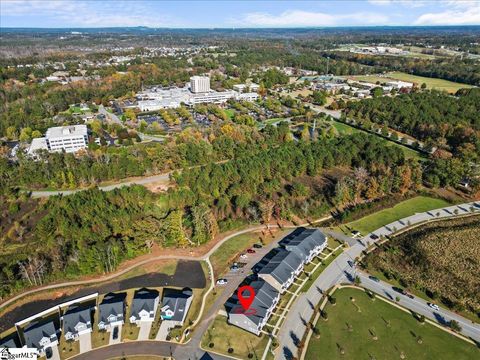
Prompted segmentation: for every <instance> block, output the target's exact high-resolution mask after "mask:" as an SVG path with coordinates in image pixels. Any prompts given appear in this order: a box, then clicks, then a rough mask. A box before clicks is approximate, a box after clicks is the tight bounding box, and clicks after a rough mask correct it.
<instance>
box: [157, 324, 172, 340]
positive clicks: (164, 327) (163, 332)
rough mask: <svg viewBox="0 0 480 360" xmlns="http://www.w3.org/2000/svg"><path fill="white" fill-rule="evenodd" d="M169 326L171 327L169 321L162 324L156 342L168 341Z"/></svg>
mask: <svg viewBox="0 0 480 360" xmlns="http://www.w3.org/2000/svg"><path fill="white" fill-rule="evenodd" d="M169 326H171V325H170V324H169V322H168V321H163V322H162V323H161V324H160V328H159V329H158V332H157V337H156V338H155V340H160V341H165V340H166V339H167V335H168V328H169Z"/></svg>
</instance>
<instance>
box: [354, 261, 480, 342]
mask: <svg viewBox="0 0 480 360" xmlns="http://www.w3.org/2000/svg"><path fill="white" fill-rule="evenodd" d="M357 275H358V276H359V277H360V280H361V281H362V283H361V286H362V287H364V288H367V289H369V290H371V291H373V292H375V293H377V294H379V295H381V296H383V297H386V298H388V299H390V300H393V301H395V298H396V297H397V296H398V297H399V298H400V301H399V302H398V304H399V305H401V306H403V307H405V308H407V309H409V310H412V311H414V312H416V313H417V314H421V315H424V316H425V317H426V318H428V319H431V320H433V321H435V322H438V323H440V324H441V325H448V324H449V323H450V321H451V320H456V321H458V323H459V324H460V326H461V327H462V331H461V333H462V334H463V335H465V336H466V337H469V338H471V339H473V340H475V341H477V342H480V325H479V324H475V323H473V322H472V321H470V320H468V319H466V318H464V317H462V316H460V315H457V314H455V313H454V312H452V311H449V310H446V309H444V308H442V307H439V310H438V311H437V310H434V309H432V308H431V307H429V306H428V305H427V301H425V300H424V299H422V298H419V297H416V296H414V297H413V299H411V298H409V297H407V296H405V295H402V294H400V293H398V292H396V291H395V290H393V289H392V285H390V284H389V283H386V282H384V281H378V282H376V281H374V280H372V279H370V278H369V275H368V274H367V273H364V272H360V271H357Z"/></svg>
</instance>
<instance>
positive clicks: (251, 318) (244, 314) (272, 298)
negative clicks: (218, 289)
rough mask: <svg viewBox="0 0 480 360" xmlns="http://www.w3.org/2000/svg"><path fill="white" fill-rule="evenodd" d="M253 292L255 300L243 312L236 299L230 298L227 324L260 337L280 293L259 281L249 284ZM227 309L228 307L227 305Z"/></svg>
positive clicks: (235, 296)
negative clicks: (230, 304) (230, 303)
mask: <svg viewBox="0 0 480 360" xmlns="http://www.w3.org/2000/svg"><path fill="white" fill-rule="evenodd" d="M250 286H251V287H252V288H253V290H254V292H255V298H254V300H253V302H252V304H251V305H250V307H249V308H248V309H247V310H246V311H245V310H244V309H243V307H242V306H241V305H240V304H239V303H238V297H237V295H236V293H235V295H234V296H233V297H232V302H233V304H232V306H231V308H230V309H229V311H228V323H229V324H232V325H235V326H238V327H239V328H242V329H244V330H247V331H249V332H251V333H253V334H255V335H260V333H261V331H262V328H263V327H264V326H265V324H266V323H267V321H268V319H269V317H270V315H271V314H272V312H273V310H274V309H275V306H277V303H278V301H279V300H280V292H279V291H278V290H277V289H275V288H274V287H273V286H272V285H270V284H269V283H268V282H266V281H265V280H262V279H259V280H256V281H253V282H251V283H250ZM227 307H229V305H228V303H227Z"/></svg>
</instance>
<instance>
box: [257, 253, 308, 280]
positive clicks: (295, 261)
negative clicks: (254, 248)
mask: <svg viewBox="0 0 480 360" xmlns="http://www.w3.org/2000/svg"><path fill="white" fill-rule="evenodd" d="M302 262H303V261H302V259H301V258H300V257H299V256H298V255H297V254H295V253H294V252H291V251H287V250H285V249H280V250H279V251H278V252H277V254H276V255H275V256H274V257H273V258H271V259H270V260H269V261H268V263H267V264H266V265H265V266H264V267H263V268H262V269H261V270H260V271H259V272H258V273H259V274H260V275H261V274H269V275H272V277H273V278H274V279H275V280H277V281H278V282H279V283H280V284H285V283H286V282H287V280H288V279H290V277H291V276H292V273H293V272H294V271H295V270H297V269H298V267H299V266H300V265H301V264H302Z"/></svg>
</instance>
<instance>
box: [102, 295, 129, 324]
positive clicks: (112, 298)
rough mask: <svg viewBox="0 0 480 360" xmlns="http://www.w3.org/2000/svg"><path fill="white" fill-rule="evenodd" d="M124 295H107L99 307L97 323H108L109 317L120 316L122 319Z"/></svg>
mask: <svg viewBox="0 0 480 360" xmlns="http://www.w3.org/2000/svg"><path fill="white" fill-rule="evenodd" d="M126 297H127V294H126V293H119V294H113V293H110V294H107V295H105V297H104V298H103V301H102V303H101V304H100V305H99V313H100V315H99V318H98V322H102V321H103V322H104V323H108V317H109V316H110V315H115V316H117V315H121V316H122V317H123V309H124V304H125V298H126Z"/></svg>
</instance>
